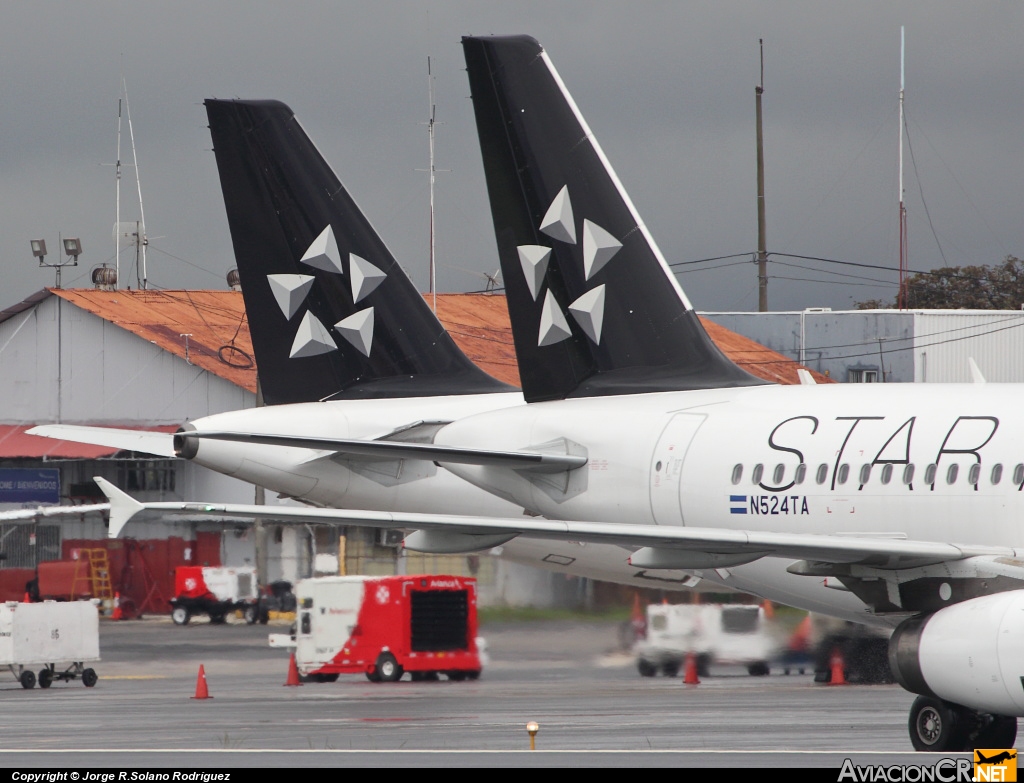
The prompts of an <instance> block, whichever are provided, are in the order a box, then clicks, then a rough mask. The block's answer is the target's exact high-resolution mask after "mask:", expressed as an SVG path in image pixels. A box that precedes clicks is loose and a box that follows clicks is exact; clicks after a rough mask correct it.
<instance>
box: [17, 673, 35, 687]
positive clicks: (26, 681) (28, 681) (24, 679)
mask: <svg viewBox="0 0 1024 783" xmlns="http://www.w3.org/2000/svg"><path fill="white" fill-rule="evenodd" d="M18 679H19V680H21V687H22V688H24V689H25V690H31V689H32V688H34V687H36V675H35V672H33V671H31V670H30V669H25V671H23V672H22V673H21V677H19V678H18Z"/></svg>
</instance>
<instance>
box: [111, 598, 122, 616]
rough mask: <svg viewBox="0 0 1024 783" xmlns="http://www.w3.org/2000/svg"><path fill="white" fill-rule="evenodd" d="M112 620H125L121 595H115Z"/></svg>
mask: <svg viewBox="0 0 1024 783" xmlns="http://www.w3.org/2000/svg"><path fill="white" fill-rule="evenodd" d="M110 619H111V620H123V619H124V612H122V611H121V594H120V593H114V611H113V613H112V614H111V615H110Z"/></svg>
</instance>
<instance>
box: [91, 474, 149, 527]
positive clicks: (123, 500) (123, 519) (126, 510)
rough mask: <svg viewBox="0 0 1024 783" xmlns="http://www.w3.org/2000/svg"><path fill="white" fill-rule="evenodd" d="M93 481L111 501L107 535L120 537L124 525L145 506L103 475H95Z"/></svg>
mask: <svg viewBox="0 0 1024 783" xmlns="http://www.w3.org/2000/svg"><path fill="white" fill-rule="evenodd" d="M93 481H95V482H96V483H97V484H98V485H99V488H100V489H101V490H103V494H104V495H106V496H107V500H109V501H110V529H109V530H108V532H107V537H108V538H120V536H121V531H122V530H123V529H124V526H125V525H127V524H128V523H129V522H130V521H131V519H132V517H134V516H135V515H136V514H138V513H139V512H140V511H142V510H143V509H144V508H145V506H143V505H142V504H141V503H140V502H139V501H137V500H136V499H135V498H133V497H132V496H131V495H128V494H127V493H125V492H122V491H121V490H119V489H118V488H117V487H115V486H114V485H113V484H111V483H110V482H109V481H107V480H106V479H105V478H103V477H101V476H93Z"/></svg>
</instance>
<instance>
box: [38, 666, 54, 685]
mask: <svg viewBox="0 0 1024 783" xmlns="http://www.w3.org/2000/svg"><path fill="white" fill-rule="evenodd" d="M52 684H53V672H52V671H51V670H50V669H40V670H39V687H40V688H49V687H50V685H52Z"/></svg>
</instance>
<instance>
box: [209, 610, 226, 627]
mask: <svg viewBox="0 0 1024 783" xmlns="http://www.w3.org/2000/svg"><path fill="white" fill-rule="evenodd" d="M210 622H211V623H212V624H213V625H224V623H225V622H227V615H225V614H224V612H211V613H210Z"/></svg>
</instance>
